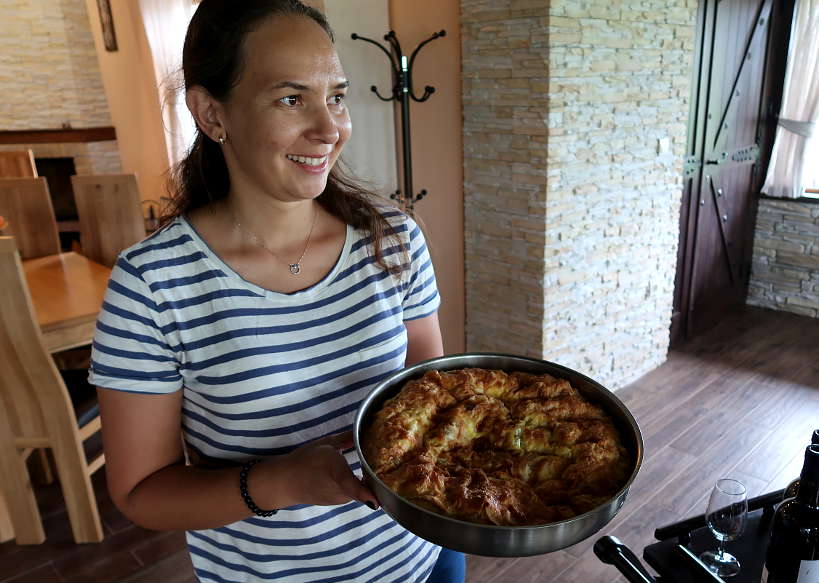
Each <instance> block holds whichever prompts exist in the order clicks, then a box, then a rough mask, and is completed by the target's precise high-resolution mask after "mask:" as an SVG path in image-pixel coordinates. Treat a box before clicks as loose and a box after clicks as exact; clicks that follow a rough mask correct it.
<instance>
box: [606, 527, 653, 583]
mask: <svg viewBox="0 0 819 583" xmlns="http://www.w3.org/2000/svg"><path fill="white" fill-rule="evenodd" d="M594 554H595V555H597V558H598V559H600V560H601V561H602V562H604V563H606V564H607V565H614V566H615V567H617V570H618V571H620V573H621V574H622V575H623V576H624V577H625V578H626V579H628V580H629V581H630V582H631V583H657V581H656V579H654V577H652V576H651V575H650V574H649V573H648V571H646V570H645V567H643V564H642V563H641V562H640V559H638V558H637V556H636V555H635V554H634V553H633V552H631V549H630V548H628V547H627V546H626V545H624V544H623V543H621V542H620V540H619V539H618V538H617V537H613V536H604V537H600V538H599V539H597V541H596V542H595V543H594Z"/></svg>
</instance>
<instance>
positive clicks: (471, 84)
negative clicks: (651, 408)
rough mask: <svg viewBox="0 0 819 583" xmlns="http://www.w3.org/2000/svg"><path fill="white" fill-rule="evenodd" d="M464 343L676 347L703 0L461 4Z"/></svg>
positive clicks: (613, 352) (532, 347)
mask: <svg viewBox="0 0 819 583" xmlns="http://www.w3.org/2000/svg"><path fill="white" fill-rule="evenodd" d="M461 7H462V15H463V29H462V35H463V37H462V38H463V63H464V136H465V139H464V147H465V150H464V152H465V154H464V156H465V176H466V192H467V198H466V205H465V207H466V208H465V211H466V217H467V237H466V241H467V278H468V289H469V294H470V297H469V298H468V310H469V311H468V321H467V324H468V341H469V344H468V347H469V350H500V351H505V352H514V353H518V354H532V355H535V356H538V357H540V358H544V359H546V360H550V361H554V362H558V363H560V364H562V365H565V366H568V367H570V368H573V369H575V370H578V371H580V372H582V373H584V374H586V375H588V376H590V377H591V378H594V379H595V380H597V381H599V382H601V383H603V384H604V385H605V386H607V387H608V388H610V389H617V388H619V387H621V386H624V385H626V384H628V383H629V382H631V381H633V380H634V379H636V378H638V377H640V376H641V375H643V374H644V373H646V372H648V371H650V370H651V369H653V368H655V367H656V366H658V365H659V364H661V363H662V362H663V361H664V360H665V358H666V356H667V350H668V342H669V325H670V322H671V308H672V294H673V287H674V271H675V266H676V251H677V236H678V231H679V226H678V225H679V204H680V195H681V192H682V160H683V156H684V154H685V136H686V121H687V116H688V99H689V88H690V78H691V61H692V57H693V52H694V24H695V16H696V5H695V4H693V3H690V2H687V0H675V1H674V2H672V3H667V2H666V3H661V2H659V1H657V2H649V3H648V4H647V3H646V2H643V1H642V0H629V1H625V2H620V3H615V4H611V3H608V2H603V1H602V0H593V1H592V2H588V3H582V4H580V3H577V2H575V1H573V0H552V1H551V2H549V3H541V2H517V1H515V0H503V1H500V0H494V1H492V2H489V1H488V0H461Z"/></svg>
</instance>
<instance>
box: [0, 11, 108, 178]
mask: <svg viewBox="0 0 819 583" xmlns="http://www.w3.org/2000/svg"><path fill="white" fill-rule="evenodd" d="M93 16H94V17H95V18H96V17H97V15H96V14H95V15H93ZM0 87H2V88H3V96H2V98H0V130H31V129H36V130H40V129H61V128H64V127H67V126H70V127H72V128H75V129H80V128H91V127H107V126H110V125H111V116H110V114H109V111H108V102H107V100H106V97H105V90H104V88H103V85H102V76H101V74H100V68H99V63H98V61H97V53H96V49H95V48H94V39H93V37H92V35H91V28H90V25H89V22H88V14H87V13H86V9H85V3H84V2H73V1H72V2H51V1H49V0H25V1H24V0H3V2H2V4H0ZM20 149H31V150H33V152H34V156H35V158H61V157H70V158H74V165H75V168H76V170H77V173H78V174H111V173H119V172H122V163H121V160H120V155H119V149H118V147H117V143H116V141H105V142H91V143H57V144H13V145H6V144H3V145H0V150H20Z"/></svg>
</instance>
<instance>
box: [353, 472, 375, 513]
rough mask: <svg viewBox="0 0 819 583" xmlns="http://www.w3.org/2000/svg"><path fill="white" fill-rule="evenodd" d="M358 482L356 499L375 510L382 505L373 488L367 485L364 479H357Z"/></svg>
mask: <svg viewBox="0 0 819 583" xmlns="http://www.w3.org/2000/svg"><path fill="white" fill-rule="evenodd" d="M356 482H358V486H359V487H358V495H357V496H356V500H359V501H361V502H363V503H364V504H366V505H367V506H369V507H370V508H372V509H373V510H375V509H376V508H378V507H379V506H380V505H379V504H378V498H376V497H375V494H373V492H372V490H370V489H369V488H368V487H367V485H366V484H365V483H364V481H363V480H358V479H356Z"/></svg>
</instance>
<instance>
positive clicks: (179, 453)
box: [91, 0, 463, 582]
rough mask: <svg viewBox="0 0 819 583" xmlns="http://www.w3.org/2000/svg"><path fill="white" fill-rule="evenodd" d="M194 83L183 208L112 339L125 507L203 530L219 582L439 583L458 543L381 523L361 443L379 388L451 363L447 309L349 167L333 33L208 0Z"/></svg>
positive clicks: (98, 357) (404, 227) (419, 260)
mask: <svg viewBox="0 0 819 583" xmlns="http://www.w3.org/2000/svg"><path fill="white" fill-rule="evenodd" d="M183 69H184V75H185V86H186V92H187V104H188V107H189V109H190V111H191V113H192V114H193V116H194V118H195V120H196V123H197V127H198V129H197V136H196V140H195V143H194V145H193V147H192V149H191V152H190V153H189V155H188V157H187V158H186V159H185V160H184V161H182V163H181V164H180V166H179V167H178V169H177V173H176V178H177V183H176V184H177V186H176V196H175V198H174V201H173V202H174V205H175V206H174V208H173V210H172V212H171V213H170V215H169V216H167V217H165V221H164V227H163V228H162V229H160V230H159V231H158V232H157V233H155V234H154V235H153V236H152V237H151V238H149V239H147V240H145V241H143V242H142V243H139V244H138V245H136V246H134V247H132V248H130V249H128V250H126V251H125V252H123V254H122V255H121V256H120V258H119V260H118V262H117V265H116V267H115V269H114V272H113V274H112V277H111V283H110V286H109V291H108V295H107V297H106V302H105V306H104V309H103V311H102V312H101V315H100V320H99V324H98V333H97V336H96V338H95V343H94V353H93V355H92V366H91V381H92V382H93V383H95V384H96V385H98V386H99V387H101V388H100V391H99V392H100V406H101V412H102V418H103V432H104V442H105V450H106V460H107V468H108V485H109V489H110V491H111V497H112V499H113V500H114V502H115V503H116V504H117V506H118V507H119V508H120V509H121V510H122V511H123V512H124V513H125V514H126V515H127V516H128V517H130V518H131V519H132V520H133V521H134V522H136V523H138V524H140V525H142V526H144V527H147V528H155V529H162V530H175V529H184V530H187V531H188V535H187V538H188V545H189V548H190V552H191V557H192V560H193V564H194V568H195V569H196V573H197V576H198V577H199V579H200V580H202V581H251V580H258V579H264V580H268V579H269V580H282V581H283V580H287V581H315V580H317V578H329V579H331V580H337V581H342V580H343V581H358V580H360V581H381V580H385V581H394V580H395V581H419V582H420V581H425V580H427V576H428V575H429V574H430V573H431V572H433V567H434V566H435V564H436V558H437V557H438V554H439V550H440V549H439V548H438V547H436V546H435V545H432V544H430V543H428V542H426V541H424V540H422V539H419V538H417V537H415V536H414V535H412V534H411V533H409V532H407V531H405V530H403V529H402V528H401V527H400V526H398V525H397V524H396V523H395V522H393V521H392V520H391V519H390V518H389V517H388V516H386V515H385V514H384V513H383V512H381V511H379V510H376V507H377V500H376V499H375V497H374V495H373V494H372V492H370V491H369V489H368V488H367V487H366V486H365V485H364V484H362V482H361V481H360V479H359V477H358V475H359V474H358V473H359V462H358V460H357V459H356V457H355V453H354V452H353V451H351V446H352V438H351V435H350V433H349V429H350V427H351V424H352V421H353V417H354V414H355V411H356V409H357V407H358V405H359V403H360V402H361V400H362V399H363V398H364V396H366V394H367V393H368V392H369V390H370V389H372V388H373V387H374V386H375V385H376V384H377V383H378V382H379V381H380V380H381V379H383V378H385V377H386V376H387V375H389V374H391V373H392V372H394V371H396V370H399V369H401V368H403V367H404V366H405V365H406V364H411V363H414V362H417V361H419V360H423V359H426V358H430V357H434V356H439V355H441V353H442V347H441V335H440V331H439V329H438V320H437V309H438V305H439V303H440V299H439V296H438V292H437V288H436V284H435V276H434V273H433V269H432V265H431V262H430V258H429V253H428V252H427V248H426V245H425V242H424V238H423V235H422V233H421V231H420V230H419V229H418V227H417V225H415V223H414V222H413V221H412V219H411V218H409V217H407V216H406V215H404V214H403V213H401V212H400V211H398V210H397V209H394V208H391V207H387V206H386V205H385V203H384V202H379V201H378V199H377V198H375V197H374V196H373V195H371V194H369V193H367V192H366V191H364V190H363V189H361V188H359V187H358V186H357V185H356V184H355V183H354V182H352V181H351V180H350V179H348V178H345V177H343V175H342V174H341V173H340V171H339V170H338V167H337V160H338V156H339V154H340V153H341V151H342V149H343V147H344V144H345V143H346V141H347V139H348V138H349V136H350V132H351V124H350V117H349V114H348V112H347V108H346V106H345V102H344V97H345V93H346V90H347V86H348V83H349V81H348V79H347V78H346V76H345V74H344V70H343V68H342V65H341V63H340V61H339V59H338V56H337V54H336V51H335V49H334V47H333V42H332V33H331V32H330V28H329V25H328V24H327V22H326V20H325V19H324V17H323V16H322V15H321V14H320V13H318V12H316V11H314V10H312V9H310V8H308V7H307V6H305V5H303V4H301V3H300V2H298V1H297V0H246V1H244V2H242V3H241V4H237V3H235V2H230V1H228V0H204V1H203V2H202V3H201V4H200V6H199V8H198V9H197V12H196V14H195V15H194V17H193V19H192V20H191V24H190V27H189V29H188V33H187V37H186V42H185V49H184V56H183ZM180 427H181V428H182V431H183V434H184V438H185V439H184V448H183V447H182V445H180V443H179V439H178V435H179V430H180ZM186 458H187V459H189V460H192V462H193V463H192V464H189V465H186V464H185V461H184V460H185V459H186ZM368 506H369V508H367V507H368ZM274 515H275V516H274ZM446 556H447V561H450V562H451V561H452V560H453V558H452V555H451V554H447V555H446ZM454 562H455V563H456V564H457V563H459V562H460V565H461V571H462V566H463V558H462V557H460V558H459V557H457V556H456V557H455V559H454ZM460 577H461V580H462V575H460ZM448 580H453V581H454V580H457V579H448Z"/></svg>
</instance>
